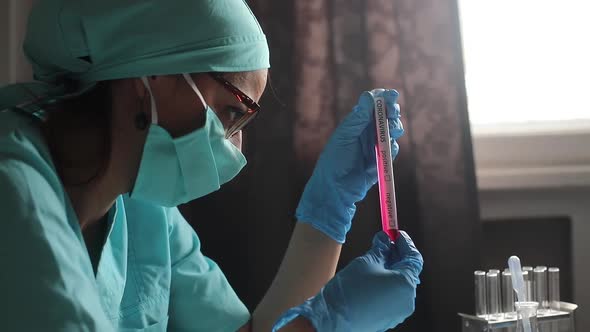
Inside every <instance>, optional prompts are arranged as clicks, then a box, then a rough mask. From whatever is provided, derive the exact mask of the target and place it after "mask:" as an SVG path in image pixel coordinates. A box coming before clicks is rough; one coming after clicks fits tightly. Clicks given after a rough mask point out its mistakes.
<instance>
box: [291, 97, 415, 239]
mask: <svg viewBox="0 0 590 332" xmlns="http://www.w3.org/2000/svg"><path fill="white" fill-rule="evenodd" d="M373 91H374V92H377V93H379V94H383V97H384V98H385V106H386V108H387V118H388V121H389V134H390V138H391V140H392V142H391V155H392V158H395V156H396V155H397V152H398V145H397V142H396V141H395V140H397V139H398V138H400V137H401V136H402V135H403V133H404V129H403V126H402V123H401V121H400V108H399V105H398V104H397V97H398V95H399V94H398V92H397V91H395V90H383V89H380V90H373ZM374 118H375V117H374V101H373V95H372V93H371V92H368V91H365V92H363V94H361V96H360V98H359V102H358V104H357V105H356V106H355V107H354V109H353V111H352V112H351V113H350V114H349V115H348V116H347V117H346V118H345V119H344V121H343V122H342V123H341V124H340V125H339V126H338V128H336V131H335V132H334V133H333V134H332V136H331V137H330V140H329V141H328V144H327V145H326V147H325V148H324V151H323V152H322V154H321V155H320V158H319V160H318V162H317V164H316V167H315V169H314V171H313V174H312V176H311V178H310V179H309V181H308V183H307V185H306V186H305V191H304V192H303V195H302V197H301V200H300V202H299V206H298V207H297V212H296V217H297V220H299V221H300V222H305V223H309V224H311V225H312V226H313V227H315V228H316V229H318V230H320V231H322V232H323V233H325V234H326V235H328V236H329V237H331V238H333V239H334V240H335V241H337V242H340V243H344V240H345V239H346V233H347V232H348V230H349V229H350V226H351V222H352V217H353V216H354V213H355V211H356V206H355V203H356V202H358V201H360V200H362V199H363V198H364V197H365V195H366V194H367V191H368V190H369V189H370V188H371V187H372V186H373V185H374V184H375V183H376V182H377V167H376V159H375V158H376V157H375V143H376V136H377V134H376V129H375V120H374Z"/></svg>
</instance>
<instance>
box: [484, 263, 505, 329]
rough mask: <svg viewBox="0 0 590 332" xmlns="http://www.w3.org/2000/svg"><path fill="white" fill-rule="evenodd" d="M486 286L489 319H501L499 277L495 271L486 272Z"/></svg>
mask: <svg viewBox="0 0 590 332" xmlns="http://www.w3.org/2000/svg"><path fill="white" fill-rule="evenodd" d="M486 287H487V291H488V315H489V318H490V319H492V320H493V319H501V318H502V312H501V309H500V277H499V275H498V273H496V272H488V273H487V274H486Z"/></svg>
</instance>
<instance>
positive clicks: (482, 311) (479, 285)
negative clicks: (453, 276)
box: [473, 271, 488, 317]
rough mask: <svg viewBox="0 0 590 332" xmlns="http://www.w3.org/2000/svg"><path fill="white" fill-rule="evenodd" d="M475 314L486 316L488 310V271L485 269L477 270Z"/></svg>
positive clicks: (475, 275)
mask: <svg viewBox="0 0 590 332" xmlns="http://www.w3.org/2000/svg"><path fill="white" fill-rule="evenodd" d="M473 275H474V277H475V315H476V316H478V317H486V315H487V314H488V310H487V298H488V297H487V294H486V273H485V272H484V271H475V272H474V273H473Z"/></svg>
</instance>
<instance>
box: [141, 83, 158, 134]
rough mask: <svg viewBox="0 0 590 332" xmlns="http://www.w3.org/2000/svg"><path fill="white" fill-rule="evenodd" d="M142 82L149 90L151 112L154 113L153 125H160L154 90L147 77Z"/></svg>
mask: <svg viewBox="0 0 590 332" xmlns="http://www.w3.org/2000/svg"><path fill="white" fill-rule="evenodd" d="M141 81H142V82H143V85H145V88H146V89H147V90H148V93H149V94H150V105H151V112H152V124H158V110H157V109H156V99H155V98H154V94H153V93H152V88H151V87H150V83H149V82H148V80H147V77H145V76H144V77H142V78H141Z"/></svg>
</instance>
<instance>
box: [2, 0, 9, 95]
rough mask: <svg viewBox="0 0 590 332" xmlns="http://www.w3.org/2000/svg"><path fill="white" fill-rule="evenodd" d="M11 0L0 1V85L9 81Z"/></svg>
mask: <svg viewBox="0 0 590 332" xmlns="http://www.w3.org/2000/svg"><path fill="white" fill-rule="evenodd" d="M9 13H10V2H9V1H0V85H2V84H6V83H8V75H9V73H8V67H9V65H8V52H9V50H10V47H8V36H9V27H10V20H9V19H8V17H9Z"/></svg>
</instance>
